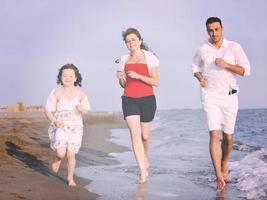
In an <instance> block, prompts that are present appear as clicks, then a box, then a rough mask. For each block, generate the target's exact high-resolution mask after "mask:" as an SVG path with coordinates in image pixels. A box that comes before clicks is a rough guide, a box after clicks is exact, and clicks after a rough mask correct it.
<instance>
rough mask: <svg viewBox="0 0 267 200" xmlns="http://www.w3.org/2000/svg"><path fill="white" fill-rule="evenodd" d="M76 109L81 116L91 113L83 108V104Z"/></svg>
mask: <svg viewBox="0 0 267 200" xmlns="http://www.w3.org/2000/svg"><path fill="white" fill-rule="evenodd" d="M76 109H77V110H78V112H80V113H81V114H83V115H85V114H87V113H88V112H89V110H86V109H84V108H83V106H82V104H79V105H77V106H76Z"/></svg>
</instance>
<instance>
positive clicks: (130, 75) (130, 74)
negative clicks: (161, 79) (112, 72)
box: [127, 71, 142, 80]
mask: <svg viewBox="0 0 267 200" xmlns="http://www.w3.org/2000/svg"><path fill="white" fill-rule="evenodd" d="M127 76H129V77H130V78H133V79H138V80H141V78H142V76H141V75H140V74H138V73H136V72H135V71H128V72H127Z"/></svg>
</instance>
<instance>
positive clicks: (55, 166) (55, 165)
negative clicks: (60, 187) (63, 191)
mask: <svg viewBox="0 0 267 200" xmlns="http://www.w3.org/2000/svg"><path fill="white" fill-rule="evenodd" d="M60 164H61V160H60V159H57V160H55V161H54V162H53V163H52V165H51V169H52V171H53V172H54V173H58V170H59V167H60Z"/></svg>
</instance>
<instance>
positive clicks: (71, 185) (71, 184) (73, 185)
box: [67, 179, 76, 187]
mask: <svg viewBox="0 0 267 200" xmlns="http://www.w3.org/2000/svg"><path fill="white" fill-rule="evenodd" d="M67 182H68V186H70V187H75V186H76V183H75V182H74V180H73V179H68V181H67Z"/></svg>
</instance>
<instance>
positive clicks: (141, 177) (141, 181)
mask: <svg viewBox="0 0 267 200" xmlns="http://www.w3.org/2000/svg"><path fill="white" fill-rule="evenodd" d="M147 176H148V171H145V172H144V173H143V174H142V173H141V174H140V175H139V180H138V182H137V183H138V184H144V183H145V182H146V180H147Z"/></svg>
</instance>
